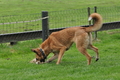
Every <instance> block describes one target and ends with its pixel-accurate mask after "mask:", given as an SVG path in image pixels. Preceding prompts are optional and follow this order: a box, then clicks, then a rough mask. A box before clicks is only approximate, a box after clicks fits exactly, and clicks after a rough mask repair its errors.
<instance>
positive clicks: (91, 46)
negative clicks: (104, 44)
mask: <svg viewBox="0 0 120 80" xmlns="http://www.w3.org/2000/svg"><path fill="white" fill-rule="evenodd" d="M88 49H91V50H93V51H95V52H96V61H98V60H99V53H98V48H96V47H95V46H93V45H92V44H90V45H89V46H88Z"/></svg>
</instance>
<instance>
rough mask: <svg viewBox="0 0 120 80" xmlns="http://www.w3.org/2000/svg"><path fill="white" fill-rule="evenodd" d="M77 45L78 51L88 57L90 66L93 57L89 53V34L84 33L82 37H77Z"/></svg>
mask: <svg viewBox="0 0 120 80" xmlns="http://www.w3.org/2000/svg"><path fill="white" fill-rule="evenodd" d="M75 43H76V47H77V49H78V50H79V51H80V52H81V53H82V54H83V55H85V56H86V58H87V61H88V62H87V64H88V65H90V63H91V59H92V58H91V56H90V55H89V54H88V52H87V47H88V44H89V37H88V34H87V33H84V34H82V35H80V36H77V37H76V40H75Z"/></svg>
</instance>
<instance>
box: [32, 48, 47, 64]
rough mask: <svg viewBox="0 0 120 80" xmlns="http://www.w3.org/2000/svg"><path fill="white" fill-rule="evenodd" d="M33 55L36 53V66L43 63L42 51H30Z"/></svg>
mask: <svg viewBox="0 0 120 80" xmlns="http://www.w3.org/2000/svg"><path fill="white" fill-rule="evenodd" d="M31 50H32V51H33V52H34V53H36V64H40V63H44V62H45V59H46V55H45V53H44V51H43V50H42V49H40V48H36V49H31Z"/></svg>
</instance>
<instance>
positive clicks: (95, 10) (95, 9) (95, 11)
mask: <svg viewBox="0 0 120 80" xmlns="http://www.w3.org/2000/svg"><path fill="white" fill-rule="evenodd" d="M94 13H97V7H96V6H95V7H94ZM93 24H94V20H93ZM96 39H97V31H95V32H94V40H96Z"/></svg>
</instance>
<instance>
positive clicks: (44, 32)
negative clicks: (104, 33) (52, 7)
mask: <svg viewBox="0 0 120 80" xmlns="http://www.w3.org/2000/svg"><path fill="white" fill-rule="evenodd" d="M48 36H49V26H48V12H47V11H42V39H43V41H45V40H46V39H47V38H48Z"/></svg>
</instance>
